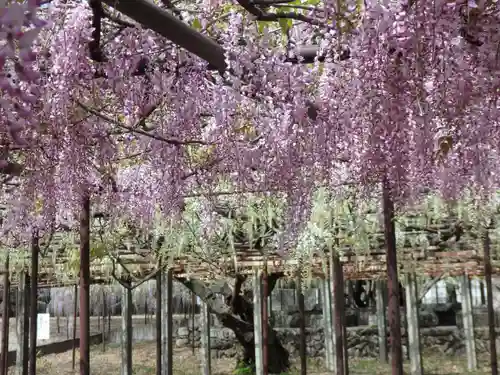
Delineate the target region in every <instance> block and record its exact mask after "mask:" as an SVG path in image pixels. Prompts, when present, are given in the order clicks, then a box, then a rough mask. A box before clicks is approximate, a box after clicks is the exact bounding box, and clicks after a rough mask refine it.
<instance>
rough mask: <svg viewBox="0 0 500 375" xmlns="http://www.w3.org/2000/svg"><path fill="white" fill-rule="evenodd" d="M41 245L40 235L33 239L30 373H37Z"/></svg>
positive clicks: (33, 374)
mask: <svg viewBox="0 0 500 375" xmlns="http://www.w3.org/2000/svg"><path fill="white" fill-rule="evenodd" d="M39 253H40V246H39V243H38V236H37V235H33V238H32V240H31V284H30V349H29V374H30V375H36V341H37V340H36V338H37V337H36V336H37V319H38V256H39Z"/></svg>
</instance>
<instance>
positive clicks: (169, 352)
mask: <svg viewBox="0 0 500 375" xmlns="http://www.w3.org/2000/svg"><path fill="white" fill-rule="evenodd" d="M172 289H173V278H172V270H171V269H168V270H167V271H165V272H164V273H163V285H162V310H163V314H162V315H163V316H162V331H161V335H162V340H161V342H162V350H161V351H162V360H163V363H162V375H173V374H174V370H173V349H172V342H173V332H172V319H173V316H172Z"/></svg>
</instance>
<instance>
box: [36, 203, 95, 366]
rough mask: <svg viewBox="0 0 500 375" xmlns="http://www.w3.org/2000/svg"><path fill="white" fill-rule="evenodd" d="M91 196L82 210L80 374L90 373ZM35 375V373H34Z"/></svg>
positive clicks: (83, 204)
mask: <svg viewBox="0 0 500 375" xmlns="http://www.w3.org/2000/svg"><path fill="white" fill-rule="evenodd" d="M89 307H90V197H89V196H88V195H85V196H84V197H83V200H82V207H81V212H80V375H89V374H90V342H89V339H90V337H89V336H90V332H89V328H90V309H89ZM33 375H34V374H33Z"/></svg>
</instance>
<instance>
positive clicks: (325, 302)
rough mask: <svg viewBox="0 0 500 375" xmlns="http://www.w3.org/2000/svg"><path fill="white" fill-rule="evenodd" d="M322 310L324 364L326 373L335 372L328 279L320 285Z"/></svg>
mask: <svg viewBox="0 0 500 375" xmlns="http://www.w3.org/2000/svg"><path fill="white" fill-rule="evenodd" d="M322 284H323V285H322V288H321V292H322V295H321V297H322V308H323V325H324V336H325V364H326V369H327V370H328V371H333V372H335V371H336V370H335V369H336V365H335V356H334V354H333V353H334V347H335V343H334V341H333V340H334V336H333V324H332V306H331V294H330V286H329V284H330V282H329V281H328V279H324V280H323V283H322Z"/></svg>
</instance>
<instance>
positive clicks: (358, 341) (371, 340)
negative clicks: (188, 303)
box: [175, 327, 488, 358]
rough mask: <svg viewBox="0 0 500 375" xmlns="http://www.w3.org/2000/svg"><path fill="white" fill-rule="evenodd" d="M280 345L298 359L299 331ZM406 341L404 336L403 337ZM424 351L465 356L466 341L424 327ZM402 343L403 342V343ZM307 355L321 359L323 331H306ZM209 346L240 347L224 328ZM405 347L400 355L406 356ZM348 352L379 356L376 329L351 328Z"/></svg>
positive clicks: (229, 353)
mask: <svg viewBox="0 0 500 375" xmlns="http://www.w3.org/2000/svg"><path fill="white" fill-rule="evenodd" d="M276 331H277V333H278V336H279V337H280V339H281V342H282V343H283V345H284V346H285V347H286V348H287V349H288V350H289V352H290V354H291V355H292V356H298V351H299V330H298V329H294V328H283V329H277V330H276ZM176 333H177V337H176V340H175V345H176V346H177V347H182V346H191V337H190V330H189V329H188V328H187V327H182V328H179V329H178V330H177V332H176ZM404 338H406V337H404ZM421 340H422V345H423V350H426V351H433V352H436V351H438V352H441V353H443V354H445V355H465V342H464V337H463V334H462V332H461V331H460V330H459V329H457V328H454V327H449V328H447V327H439V328H424V329H422V330H421ZM404 341H405V340H404ZM199 342H200V333H199V331H198V330H197V331H196V334H195V346H199ZM306 343H307V355H308V356H309V357H323V356H324V335H323V330H322V329H315V330H308V331H307V335H306ZM211 345H212V350H213V352H214V355H215V356H217V357H233V356H235V355H236V354H237V352H238V350H239V348H238V345H237V341H236V339H235V337H234V334H233V333H232V331H231V330H228V329H226V328H222V329H216V330H212V332H211ZM476 347H477V350H478V352H479V353H482V352H487V351H488V337H487V332H486V331H485V330H482V329H481V330H477V331H476ZM406 349H407V348H406V344H403V353H404V354H405V355H406ZM347 350H348V353H349V358H360V357H363V358H367V357H377V356H378V339H377V330H376V328H369V327H366V328H363V327H351V328H349V329H348V330H347Z"/></svg>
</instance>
